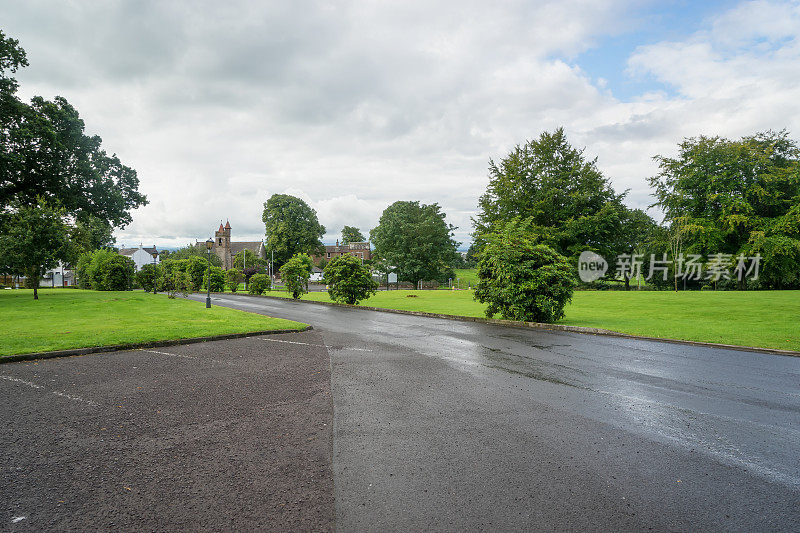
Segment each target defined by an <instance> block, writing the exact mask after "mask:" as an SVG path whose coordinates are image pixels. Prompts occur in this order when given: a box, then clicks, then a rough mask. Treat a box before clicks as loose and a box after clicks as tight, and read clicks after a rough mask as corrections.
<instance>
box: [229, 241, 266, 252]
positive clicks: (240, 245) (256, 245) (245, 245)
mask: <svg viewBox="0 0 800 533" xmlns="http://www.w3.org/2000/svg"><path fill="white" fill-rule="evenodd" d="M242 250H250V251H251V252H253V253H258V251H259V250H261V241H250V242H232V243H231V255H236V254H238V253H239V252H241V251H242Z"/></svg>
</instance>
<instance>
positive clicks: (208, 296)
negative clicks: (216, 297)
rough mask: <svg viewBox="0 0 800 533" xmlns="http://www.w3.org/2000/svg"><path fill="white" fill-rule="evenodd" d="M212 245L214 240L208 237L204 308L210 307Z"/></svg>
mask: <svg viewBox="0 0 800 533" xmlns="http://www.w3.org/2000/svg"><path fill="white" fill-rule="evenodd" d="M212 246H214V241H212V240H211V239H208V240H207V241H206V249H207V250H208V268H207V269H206V272H207V276H208V279H207V280H206V286H207V287H208V292H207V293H206V309H211V247H212Z"/></svg>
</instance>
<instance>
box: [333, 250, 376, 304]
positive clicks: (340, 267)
mask: <svg viewBox="0 0 800 533" xmlns="http://www.w3.org/2000/svg"><path fill="white" fill-rule="evenodd" d="M325 283H326V284H327V285H328V295H330V297H331V300H333V301H334V302H344V303H347V304H350V305H356V304H357V303H358V302H360V301H361V300H366V299H367V298H369V297H370V296H372V295H373V294H375V292H376V291H377V289H378V283H377V282H376V281H375V280H374V279H372V274H371V273H370V271H369V268H367V267H365V266H364V265H362V264H361V260H360V259H359V258H357V257H354V256H352V255H340V256H339V257H335V258H334V259H332V260H331V262H330V263H328V264H327V265H325Z"/></svg>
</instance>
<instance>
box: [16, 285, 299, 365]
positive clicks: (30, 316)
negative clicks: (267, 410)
mask: <svg viewBox="0 0 800 533" xmlns="http://www.w3.org/2000/svg"><path fill="white" fill-rule="evenodd" d="M0 316H2V317H3V327H2V331H0V357H1V356H4V355H12V354H22V353H31V352H45V351H52V350H65V349H69V348H86V347H90V346H105V345H111V344H122V343H133V342H148V341H161V340H173V339H184V338H189V337H205V336H209V335H224V334H228V333H246V332H250V331H266V330H272V329H300V328H303V327H304V326H305V324H300V323H298V322H292V321H290V320H283V319H280V318H270V317H265V316H262V315H256V314H253V313H246V312H244V311H236V310H233V309H227V308H225V307H218V306H214V307H212V308H211V309H206V308H205V304H204V303H200V302H194V301H191V300H184V299H181V298H176V299H174V300H170V299H169V298H167V297H166V296H165V295H161V294H158V295H154V294H148V293H144V292H141V291H127V292H100V291H81V290H77V289H39V300H38V301H34V299H33V291H30V290H0Z"/></svg>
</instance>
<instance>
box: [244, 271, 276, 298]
mask: <svg viewBox="0 0 800 533" xmlns="http://www.w3.org/2000/svg"><path fill="white" fill-rule="evenodd" d="M271 288H272V282H271V281H270V279H269V277H268V276H267V275H266V274H253V275H252V276H251V277H250V283H248V284H247V292H249V293H250V294H264V292H265V291H268V290H270V289H271Z"/></svg>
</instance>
